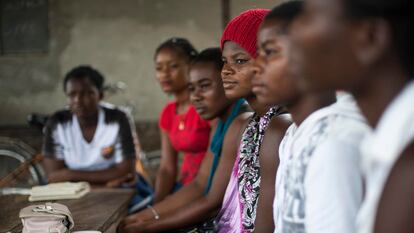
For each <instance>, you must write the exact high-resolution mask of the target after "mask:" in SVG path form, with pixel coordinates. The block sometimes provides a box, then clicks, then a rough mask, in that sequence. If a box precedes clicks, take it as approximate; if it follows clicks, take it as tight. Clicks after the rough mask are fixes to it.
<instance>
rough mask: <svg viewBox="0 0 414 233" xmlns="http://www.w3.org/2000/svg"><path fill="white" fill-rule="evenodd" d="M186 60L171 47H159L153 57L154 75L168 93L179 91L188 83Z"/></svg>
mask: <svg viewBox="0 0 414 233" xmlns="http://www.w3.org/2000/svg"><path fill="white" fill-rule="evenodd" d="M188 67H189V65H188V61H187V60H186V59H185V58H184V57H182V56H181V55H180V54H178V53H177V52H176V51H174V50H173V49H169V48H165V49H161V50H160V51H159V52H158V54H157V55H156V57H155V77H156V78H157V80H158V82H159V83H160V86H161V89H162V90H163V91H164V92H166V93H169V94H174V93H177V92H181V91H183V90H185V89H186V88H187V85H188Z"/></svg>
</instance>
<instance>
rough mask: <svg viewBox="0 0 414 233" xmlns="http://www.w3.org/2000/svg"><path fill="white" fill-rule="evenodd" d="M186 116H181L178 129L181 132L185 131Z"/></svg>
mask: <svg viewBox="0 0 414 233" xmlns="http://www.w3.org/2000/svg"><path fill="white" fill-rule="evenodd" d="M184 123H185V122H184V116H180V122H179V123H178V129H179V130H184V128H185V124H184Z"/></svg>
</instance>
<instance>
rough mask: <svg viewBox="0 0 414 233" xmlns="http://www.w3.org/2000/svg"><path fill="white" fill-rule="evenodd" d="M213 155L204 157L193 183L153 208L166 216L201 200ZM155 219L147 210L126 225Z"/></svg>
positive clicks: (213, 128) (126, 219)
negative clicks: (196, 200)
mask: <svg viewBox="0 0 414 233" xmlns="http://www.w3.org/2000/svg"><path fill="white" fill-rule="evenodd" d="M211 123H212V130H211V132H210V139H209V140H210V141H211V139H212V138H213V135H214V132H215V130H216V127H217V124H216V123H217V122H211ZM213 156H214V155H213V154H212V152H211V151H210V150H208V152H207V154H206V156H205V157H204V159H203V161H202V163H201V166H200V169H199V171H198V172H197V176H196V177H195V179H194V180H193V181H191V183H189V184H188V185H186V186H184V187H182V188H181V189H180V190H178V191H177V192H175V193H172V194H171V195H169V196H167V197H166V198H165V199H164V200H163V201H160V202H158V203H157V204H155V205H154V206H153V208H154V209H156V211H157V213H158V214H159V215H161V216H162V215H164V214H166V213H168V212H170V211H172V210H176V209H178V208H180V207H182V206H184V205H186V204H188V203H190V202H191V201H193V200H195V199H197V198H199V197H200V196H201V195H202V194H203V192H204V189H205V186H206V184H207V180H208V176H209V174H210V169H211V165H212V161H213ZM153 218H154V213H153V212H152V211H151V210H150V209H145V210H143V211H141V212H139V213H136V214H133V215H130V216H128V217H127V218H125V220H124V223H125V224H126V223H133V222H137V221H138V222H139V221H145V220H150V219H153Z"/></svg>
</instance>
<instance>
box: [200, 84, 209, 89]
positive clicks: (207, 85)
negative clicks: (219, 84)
mask: <svg viewBox="0 0 414 233" xmlns="http://www.w3.org/2000/svg"><path fill="white" fill-rule="evenodd" d="M200 87H201V90H207V89H208V88H209V87H210V84H203V85H201V86H200Z"/></svg>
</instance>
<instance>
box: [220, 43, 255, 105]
mask: <svg viewBox="0 0 414 233" xmlns="http://www.w3.org/2000/svg"><path fill="white" fill-rule="evenodd" d="M223 62H224V66H223V69H222V70H221V78H222V80H223V87H224V91H225V93H226V96H227V98H229V99H231V100H235V99H239V98H248V97H250V96H254V94H253V92H252V79H253V76H254V75H255V70H254V58H252V57H251V56H250V54H249V53H248V52H247V51H246V50H244V49H243V48H242V47H241V46H240V45H238V44H237V43H234V42H232V41H227V42H225V43H224V46H223Z"/></svg>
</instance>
